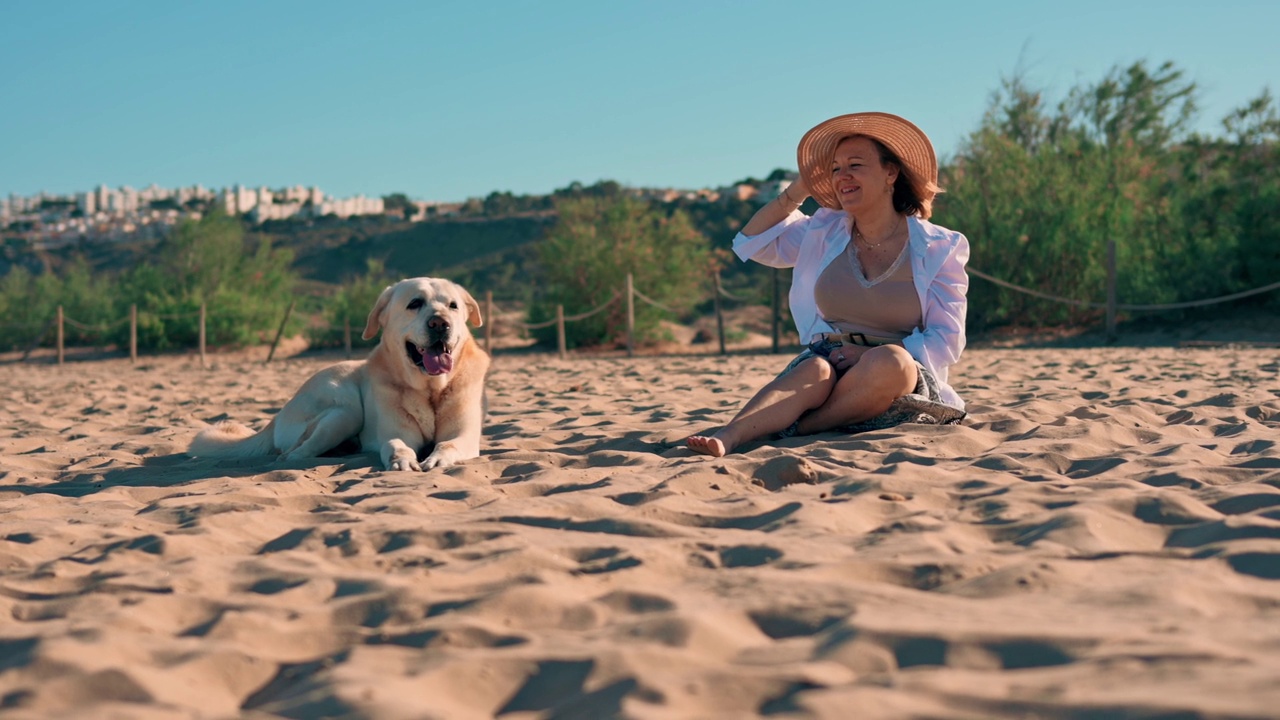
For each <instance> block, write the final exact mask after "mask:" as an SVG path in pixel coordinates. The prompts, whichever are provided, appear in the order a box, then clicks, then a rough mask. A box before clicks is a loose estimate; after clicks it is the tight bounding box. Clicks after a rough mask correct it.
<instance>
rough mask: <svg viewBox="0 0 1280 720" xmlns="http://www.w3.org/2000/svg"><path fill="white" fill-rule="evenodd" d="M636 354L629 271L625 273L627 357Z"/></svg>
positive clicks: (634, 313)
mask: <svg viewBox="0 0 1280 720" xmlns="http://www.w3.org/2000/svg"><path fill="white" fill-rule="evenodd" d="M635 355H636V299H635V285H634V284H633V283H632V280H631V273H627V357H635Z"/></svg>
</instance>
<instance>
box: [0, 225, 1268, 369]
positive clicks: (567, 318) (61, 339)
mask: <svg viewBox="0 0 1280 720" xmlns="http://www.w3.org/2000/svg"><path fill="white" fill-rule="evenodd" d="M966 271H967V272H968V273H969V274H970V275H973V276H974V277H977V278H980V279H982V280H985V281H987V282H990V283H992V284H995V285H997V286H999V287H1003V288H1006V289H1008V290H1012V291H1015V292H1020V293H1023V294H1026V295H1030V296H1032V297H1037V298H1040V299H1042V300H1048V301H1051V302H1057V303H1063V304H1068V305H1074V306H1077V307H1088V308H1105V309H1106V311H1107V334H1108V337H1109V338H1112V339H1114V337H1115V314H1116V312H1117V311H1118V310H1126V311H1165V310H1181V309H1187V308H1194V307H1204V306H1208V305H1214V304H1218V303H1224V302H1230V301H1232V300H1240V299H1242V298H1246V297H1252V296H1254V295H1261V294H1263V293H1267V292H1271V291H1274V290H1277V289H1280V282H1274V283H1270V284H1268V285H1264V286H1262V287H1258V288H1254V289H1252V290H1246V291H1243V292H1237V293H1232V294H1230V295H1223V296H1220V297H1215V298H1209V299H1206V300H1194V301H1188V302H1176V303H1156V304H1134V303H1121V302H1117V300H1116V288H1115V284H1116V273H1115V245H1114V243H1111V244H1110V247H1109V249H1108V268H1107V300H1106V301H1105V302H1095V301H1089V300H1078V299H1075V298H1067V297H1062V296H1059V295H1053V294H1051V293H1046V292H1041V291H1039V290H1033V289H1031V288H1027V287H1023V286H1020V285H1016V284H1014V283H1011V282H1008V281H1005V280H1001V279H1000V278H997V277H993V276H991V275H988V274H987V273H984V272H982V271H981V270H978V269H975V268H972V267H969V268H966ZM712 280H713V281H714V292H713V293H712V300H713V301H714V306H715V315H716V330H717V335H718V339H719V349H720V354H721V355H724V354H726V342H725V329H724V310H723V307H722V303H721V301H722V299H727V300H731V301H735V302H748V301H749V299H747V298H743V297H740V296H737V295H734V294H733V293H730V292H728V291H727V290H725V289H724V287H722V285H721V283H720V274H719V273H718V272H716V273H714V274H713V275H712ZM772 290H773V299H772V303H771V310H772V313H771V317H772V329H773V352H775V353H776V352H778V350H779V345H780V336H781V317H782V316H781V310H782V303H781V300H782V279H781V273H780V271H779V270H778V269H777V268H774V269H773V278H772ZM637 299H639V300H640V301H641V302H643V303H646V304H647V305H649V306H651V307H654V308H657V309H659V310H662V311H664V312H667V313H670V314H672V315H679V311H677V310H675V309H674V308H671V307H670V306H668V305H666V304H664V303H662V302H659V301H658V300H655V299H653V298H652V297H649V296H648V295H646V294H645V293H643V292H641V291H640V290H638V289H637V288H636V287H635V285H634V283H633V280H632V276H631V274H630V273H628V274H627V275H626V285H625V287H624V289H623V290H620V291H616V292H614V294H613V295H612V296H611V297H610V298H609V299H608V300H606V301H604V302H603V303H602V304H600V305H599V306H597V307H595V308H592V309H591V310H588V311H586V312H582V313H578V314H575V315H566V314H565V312H564V306H563V305H556V313H555V317H554V318H552V319H550V320H545V321H542V322H536V323H527V322H523V321H520V320H512V319H504V320H503V322H504V323H508V324H510V325H513V326H515V327H516V328H519V329H521V330H525V331H528V330H541V329H545V328H548V327H551V326H553V325H554V326H555V327H556V346H557V350H558V352H559V355H560V357H561V358H565V357H567V356H568V349H567V342H566V332H565V325H566V323H571V322H579V321H581V320H586V319H587V318H590V317H593V316H595V315H598V314H600V313H602V312H604V311H605V310H608V309H609V308H610V307H613V306H614V305H615V304H616V303H618V302H619V301H625V302H626V330H627V356H628V357H634V355H635V301H636V300H637ZM294 305H295V303H290V304H289V307H288V309H287V310H285V313H284V317H283V318H282V319H281V320H280V325H279V327H278V328H277V329H276V333H275V338H274V340H272V343H271V349H270V351H269V352H268V354H267V359H266V362H271V361H272V360H273V359H274V357H275V352H276V348H277V346H278V345H279V344H280V340H281V338H282V336H283V334H284V330H285V326H286V324H287V323H288V321H289V317H290V315H291V314H292V313H293V310H294ZM502 312H503V311H502V310H501V308H498V307H497V306H496V305H495V304H494V302H493V293H492V291H488V292H486V293H485V317H486V318H488V322H486V324H485V326H484V327H485V330H484V335H483V343H484V349H485V350H486V351H487V352H493V340H494V329H493V328H494V325H495V324H496V318H497V317H498V314H499V313H502ZM197 316H198V317H199V340H198V351H199V355H200V366H201V367H202V368H207V367H208V357H207V347H206V337H207V336H206V324H207V320H208V311H207V307H206V306H205V305H204V304H201V305H200V310H199V311H198V312H186V313H147V314H146V317H148V318H155V319H162V320H177V319H185V318H191V317H197ZM138 317H139V313H138V306H137V305H131V306H130V308H129V316H128V317H126V318H122V319H119V320H114V321H109V322H99V323H85V322H80V321H78V320H75V319H72V318H69V317H66V316H65V314H64V313H63V308H62V306H61V305H59V306H58V307H57V312H56V313H55V315H54V316H53V317H52V318H50V319H49V320H48V321H47V322H46V323H44V324H43V325H39V324H35V323H0V327H5V328H10V329H12V328H22V329H33V328H39V332H38V333H36V335H35V339H34V340H33V341H32V342H31V345H30V346H29V347H27V349H26V350H25V352H24V353H23V354H22V361H24V362H25V361H26V360H27V359H28V357H29V356H30V355H31V353H32V352H33V351H34V350H35V349H36V348H37V347H39V345H40V343H41V342H42V341H43V340H44V338H45V337H46V336H47V335H48V334H49V331H50V329H54V330H55V347H56V349H57V358H58V364H59V365H62V364H64V363H65V361H66V356H65V351H66V342H65V339H66V337H65V336H66V333H65V328H66V327H67V326H70V327H71V328H73V329H75V330H78V331H80V332H81V333H93V334H99V335H101V334H105V333H107V332H110V331H112V330H114V329H116V328H118V327H120V326H121V325H123V324H124V323H129V359H130V360H131V361H132V362H135V363H136V362H137V361H138ZM351 335H352V331H351V326H350V321H349V320H348V321H344V345H345V347H346V352H347V356H348V357H350V356H351Z"/></svg>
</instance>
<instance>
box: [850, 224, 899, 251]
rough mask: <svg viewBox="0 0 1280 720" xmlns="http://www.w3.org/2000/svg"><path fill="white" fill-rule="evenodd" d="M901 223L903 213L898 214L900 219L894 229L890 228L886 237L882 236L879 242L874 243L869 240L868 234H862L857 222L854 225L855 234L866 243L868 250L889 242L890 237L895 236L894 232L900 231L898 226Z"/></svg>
mask: <svg viewBox="0 0 1280 720" xmlns="http://www.w3.org/2000/svg"><path fill="white" fill-rule="evenodd" d="M901 224H902V215H898V221H897V222H895V223H894V224H893V229H892V230H890V231H889V232H888V233H886V234H885V236H884V237H882V238H880V242H878V243H872V242H871V241H869V240H867V236H866V235H863V234H862V230H861V229H859V228H858V226H857V224H856V223H855V224H854V226H853V234H854V235H856V236H857V237H858V239H859V240H861V241H862V244H863V245H865V246H866V247H867V249H868V250H874V249H876V248H878V247H880V246H881V245H883V244H885V242H887V241H888V240H889V238H891V237H893V235H894V233H896V232H898V226H899V225H901Z"/></svg>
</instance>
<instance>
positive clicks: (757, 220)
mask: <svg viewBox="0 0 1280 720" xmlns="http://www.w3.org/2000/svg"><path fill="white" fill-rule="evenodd" d="M808 197H809V188H807V187H805V186H804V179H803V178H800V179H797V180H796V181H795V182H793V183H791V184H790V185H788V186H787V187H786V188H784V189H783V191H782V192H780V193H778V197H776V198H774V199H772V200H770V201H769V202H767V203H765V204H764V206H763V207H761V208H760V209H759V210H757V211H756V214H755V215H752V216H751V219H750V220H748V221H747V224H746V225H745V226H744V227H743V228H742V234H743V235H759V234H760V233H762V232H764V231H765V230H768V229H769V228H771V227H773V226H774V225H777V224H778V223H780V222H782V221H783V220H785V219H786V217H787V216H788V215H790V214H791V213H793V212H795V211H796V209H797V208H799V207H800V205H801V204H803V203H804V201H805V198H808Z"/></svg>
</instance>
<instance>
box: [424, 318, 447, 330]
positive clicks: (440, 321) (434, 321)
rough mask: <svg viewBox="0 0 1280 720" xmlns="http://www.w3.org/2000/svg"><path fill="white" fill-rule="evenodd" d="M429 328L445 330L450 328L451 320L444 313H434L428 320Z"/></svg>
mask: <svg viewBox="0 0 1280 720" xmlns="http://www.w3.org/2000/svg"><path fill="white" fill-rule="evenodd" d="M427 328H428V329H430V330H435V331H437V332H445V331H446V330H448V329H449V321H448V320H447V319H446V318H445V317H444V316H443V315H432V316H431V318H430V319H429V320H427Z"/></svg>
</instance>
